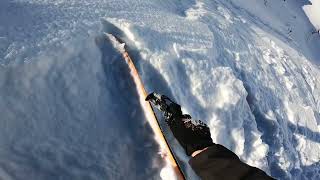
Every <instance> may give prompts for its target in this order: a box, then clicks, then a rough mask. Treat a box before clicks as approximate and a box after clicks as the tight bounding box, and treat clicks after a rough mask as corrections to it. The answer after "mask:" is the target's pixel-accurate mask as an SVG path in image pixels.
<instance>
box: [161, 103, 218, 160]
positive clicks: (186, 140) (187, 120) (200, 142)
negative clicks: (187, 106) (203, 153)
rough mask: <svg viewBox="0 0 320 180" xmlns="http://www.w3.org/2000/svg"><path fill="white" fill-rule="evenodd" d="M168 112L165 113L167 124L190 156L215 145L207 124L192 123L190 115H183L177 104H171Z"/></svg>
mask: <svg viewBox="0 0 320 180" xmlns="http://www.w3.org/2000/svg"><path fill="white" fill-rule="evenodd" d="M168 111H169V112H165V119H166V122H167V124H168V125H169V127H170V130H171V131H172V133H173V136H174V137H175V138H176V139H177V140H178V142H179V143H180V145H181V146H182V147H183V148H184V150H185V152H186V154H187V155H188V156H190V155H191V154H192V153H193V152H195V151H197V150H202V149H204V148H206V147H209V146H211V145H213V142H212V139H211V134H210V129H209V127H208V126H207V125H206V124H205V123H203V122H202V121H200V120H199V121H192V120H191V116H190V115H188V114H182V111H181V106H180V105H178V104H176V103H171V104H170V105H169V108H168ZM166 114H170V115H171V116H166Z"/></svg>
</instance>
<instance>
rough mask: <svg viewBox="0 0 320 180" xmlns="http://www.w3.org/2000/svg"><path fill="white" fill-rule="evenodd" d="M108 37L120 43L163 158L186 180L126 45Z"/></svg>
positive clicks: (181, 179) (179, 176) (178, 176)
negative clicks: (146, 99) (147, 99)
mask: <svg viewBox="0 0 320 180" xmlns="http://www.w3.org/2000/svg"><path fill="white" fill-rule="evenodd" d="M106 35H107V36H108V38H109V39H110V40H111V41H116V42H113V43H118V44H116V45H115V44H114V45H115V46H116V48H118V50H119V51H120V52H121V53H122V56H123V58H124V60H125V61H126V63H127V65H128V67H129V69H130V74H131V76H132V78H133V80H134V83H135V84H136V88H137V91H138V94H139V97H140V104H141V105H142V107H143V110H144V112H145V114H146V117H147V121H148V123H149V124H150V126H151V128H152V130H153V132H154V134H155V140H156V141H157V143H158V144H159V145H160V148H161V149H160V150H161V155H162V157H163V158H164V159H165V161H166V162H167V164H169V165H170V166H171V168H172V169H173V170H174V173H175V175H176V177H177V179H179V180H184V179H185V177H184V175H183V172H182V170H181V169H180V167H179V165H178V163H177V161H176V159H175V156H174V155H173V152H172V151H171V149H170V146H169V144H168V142H167V140H166V138H165V136H164V134H163V133H162V130H161V127H160V124H159V122H158V120H157V117H156V115H155V113H154V111H153V109H152V106H151V104H150V103H149V102H148V101H145V98H146V97H147V95H148V93H147V92H146V90H145V88H144V85H143V83H142V80H141V78H140V76H139V73H138V71H137V69H136V67H135V65H134V63H133V61H132V59H131V57H130V56H129V54H128V52H127V51H126V50H125V47H124V45H125V44H124V43H123V41H122V40H120V39H119V38H117V37H116V36H114V35H112V34H106Z"/></svg>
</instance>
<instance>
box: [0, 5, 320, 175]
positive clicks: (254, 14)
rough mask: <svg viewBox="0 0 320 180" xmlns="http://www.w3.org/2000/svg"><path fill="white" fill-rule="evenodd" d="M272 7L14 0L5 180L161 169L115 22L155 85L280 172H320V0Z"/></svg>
mask: <svg viewBox="0 0 320 180" xmlns="http://www.w3.org/2000/svg"><path fill="white" fill-rule="evenodd" d="M265 2H266V3H264V2H263V1H256V0H250V1H243V0H214V1H209V0H184V1H175V2H173V1H156V0H151V1H129V0H121V1H112V0H105V1H98V0H91V1H89V0H70V1H64V0H53V1H43V0H41V1H40V0H30V1H27V0H14V1H12V0H2V1H1V2H0V64H1V66H0V84H1V85H0V95H1V96H0V113H1V117H0V124H1V125H0V127H1V131H0V133H1V136H0V137H1V141H0V159H1V160H0V179H26V178H27V179H58V178H59V179H128V178H129V179H159V178H160V176H159V174H160V170H161V168H162V167H164V163H163V162H162V161H161V160H160V158H159V155H158V154H157V152H158V147H157V144H156V142H154V140H153V135H152V133H151V130H150V128H149V126H148V124H146V121H145V117H144V114H143V113H142V110H141V107H140V106H139V102H138V97H137V94H136V91H135V88H134V87H133V82H132V80H131V79H130V76H129V73H127V72H126V71H127V68H126V66H125V64H124V62H123V61H122V60H121V56H120V55H119V54H118V53H117V51H116V50H115V49H113V47H112V46H111V45H110V43H109V42H107V41H105V40H104V38H103V32H106V31H109V30H110V28H112V29H113V30H115V33H118V34H119V35H121V36H123V37H125V38H126V39H127V41H128V44H129V47H130V48H131V54H132V56H133V57H134V58H133V59H134V60H136V64H137V67H138V69H139V71H140V73H141V76H142V79H143V81H144V83H145V85H146V87H147V89H148V90H149V91H158V92H160V93H163V94H166V95H168V96H169V97H172V98H173V99H175V100H176V101H177V102H178V103H180V104H181V105H182V106H183V110H184V111H185V112H186V113H190V114H191V115H192V116H193V117H194V118H196V119H201V120H203V121H204V122H207V123H208V125H209V126H210V129H211V134H212V138H213V140H214V141H215V142H217V143H221V144H223V145H225V146H226V147H228V148H229V149H231V150H233V151H234V152H235V153H236V154H237V155H239V157H240V158H241V159H242V160H243V161H244V162H246V163H249V164H250V165H252V166H256V167H259V168H261V169H263V170H265V171H267V172H268V174H270V175H272V176H273V177H275V178H277V179H319V178H320V177H319V173H320V168H319V167H320V164H319V160H320V126H319V124H320V114H319V113H320V89H319V86H320V79H319V77H320V70H319V62H320V60H319V57H320V56H319V55H320V51H319V48H320V36H319V35H317V34H312V31H314V30H315V29H317V27H316V23H317V20H315V19H317V18H318V17H319V16H318V14H316V13H314V10H307V9H308V8H306V7H309V6H310V2H309V1H301V2H293V1H275V0H273V1H271V0H267V1H265ZM312 7H313V8H314V7H317V4H316V3H314V4H312ZM309 9H310V8H309ZM310 14H312V15H310ZM311 16H312V17H313V18H311ZM309 19H310V20H309ZM314 22H316V23H314ZM162 124H163V125H164V128H166V126H165V124H164V123H163V122H162ZM166 135H167V136H168V137H169V139H170V143H171V144H172V145H173V147H174V149H175V153H176V154H177V155H178V156H179V158H180V160H181V163H182V165H183V168H184V170H185V172H186V173H187V175H188V178H189V179H197V177H196V175H195V174H194V173H193V172H192V170H191V169H190V167H188V165H187V160H188V157H186V156H185V155H184V153H183V150H182V149H181V147H180V146H179V145H178V144H177V142H176V141H175V140H174V139H173V137H172V135H171V134H170V132H169V131H168V129H166ZM162 175H163V174H162Z"/></svg>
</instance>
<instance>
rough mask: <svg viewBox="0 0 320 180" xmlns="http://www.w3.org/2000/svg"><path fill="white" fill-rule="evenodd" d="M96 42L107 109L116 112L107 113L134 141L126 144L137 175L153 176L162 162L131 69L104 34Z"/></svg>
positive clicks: (161, 165)
mask: <svg viewBox="0 0 320 180" xmlns="http://www.w3.org/2000/svg"><path fill="white" fill-rule="evenodd" d="M115 30H117V29H115ZM113 33H114V32H113ZM116 35H118V34H116ZM120 35H121V34H120ZM96 44H97V46H98V48H99V49H100V51H101V65H102V69H103V71H104V74H105V78H106V82H104V83H105V86H106V88H107V89H108V93H109V96H110V97H113V99H111V100H110V103H111V105H110V107H109V111H111V112H113V113H114V115H115V116H114V117H108V118H111V120H110V119H109V120H108V121H110V122H111V123H112V121H114V122H116V123H119V124H120V126H121V127H120V132H121V131H122V132H123V131H125V132H126V134H127V133H129V134H130V137H131V138H132V139H133V141H134V144H135V145H134V146H133V147H127V148H130V149H131V151H132V154H131V155H132V156H133V157H134V161H135V164H136V165H135V168H137V172H136V173H138V175H139V176H137V177H141V178H142V179H144V178H149V177H156V176H158V174H159V170H160V168H161V167H163V165H164V162H163V160H162V159H160V156H159V155H158V151H159V145H158V144H157V143H156V142H155V140H154V137H153V132H152V129H151V127H150V126H149V125H148V123H146V122H147V121H146V119H145V115H144V112H143V110H142V107H141V105H140V102H139V95H138V93H137V90H136V86H135V83H134V81H133V78H132V77H131V75H130V70H129V68H128V66H127V64H126V62H125V60H124V59H123V57H122V54H121V53H119V52H117V50H116V49H115V48H114V47H113V45H112V44H111V42H109V40H107V38H106V37H105V35H101V36H98V37H96ZM121 129H122V130H121ZM115 146H118V145H115ZM122 156H126V155H125V154H123V155H122ZM155 162H156V164H157V166H156V167H155V166H154V163H155ZM149 171H150V172H149ZM142 175H143V176H142Z"/></svg>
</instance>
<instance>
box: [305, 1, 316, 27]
mask: <svg viewBox="0 0 320 180" xmlns="http://www.w3.org/2000/svg"><path fill="white" fill-rule="evenodd" d="M310 2H311V5H305V6H303V10H304V11H305V13H306V15H307V16H308V18H309V20H310V22H311V23H312V25H313V26H314V27H315V29H316V30H319V29H320V11H319V9H320V2H319V1H317V0H311V1H310Z"/></svg>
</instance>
